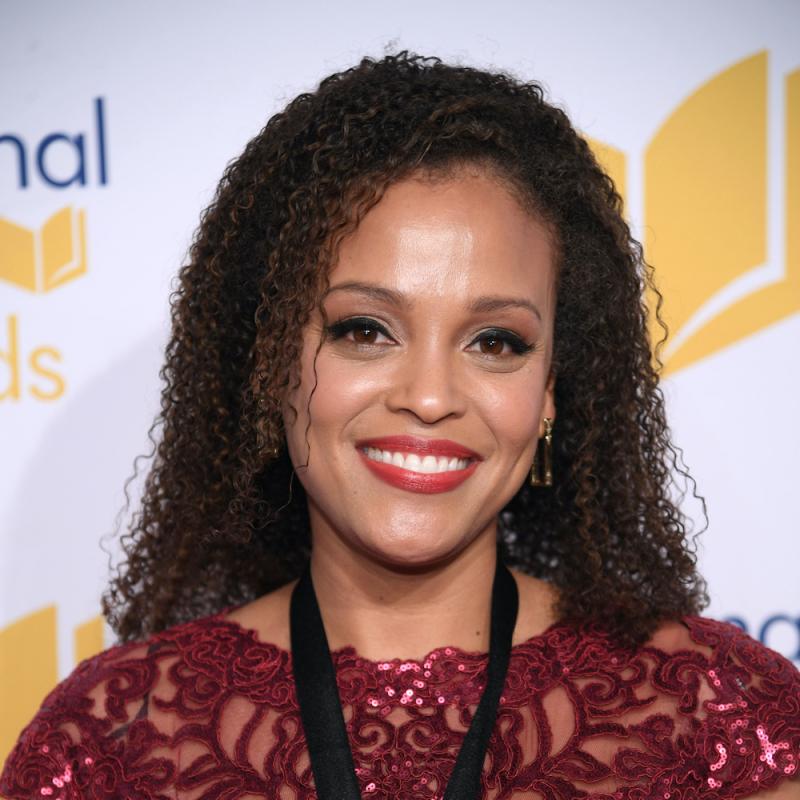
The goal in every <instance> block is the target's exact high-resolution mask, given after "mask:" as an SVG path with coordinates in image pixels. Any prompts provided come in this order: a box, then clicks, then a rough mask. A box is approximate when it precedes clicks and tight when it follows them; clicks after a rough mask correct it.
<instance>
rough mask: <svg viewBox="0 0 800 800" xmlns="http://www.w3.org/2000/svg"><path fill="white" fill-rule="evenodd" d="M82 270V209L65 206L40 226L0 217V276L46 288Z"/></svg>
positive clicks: (35, 289)
mask: <svg viewBox="0 0 800 800" xmlns="http://www.w3.org/2000/svg"><path fill="white" fill-rule="evenodd" d="M85 272H86V212H85V211H83V210H82V209H81V210H78V211H75V210H74V209H73V208H72V207H71V206H65V207H64V208H62V209H61V210H59V211H56V213H55V214H53V215H52V216H51V217H50V218H49V219H48V220H47V221H46V222H45V223H44V225H42V227H41V229H40V230H36V231H32V230H30V229H28V228H24V227H22V226H21V225H16V224H15V223H13V222H11V221H10V220H8V219H4V218H2V217H0V278H1V279H2V280H4V281H8V282H9V283H13V284H15V285H16V286H19V287H21V288H23V289H28V290H29V291H31V292H37V293H41V292H49V291H51V290H53V289H55V288H57V287H58V286H62V285H63V284H65V283H67V282H69V281H71V280H73V279H75V278H77V277H79V276H80V275H83V274H84V273H85Z"/></svg>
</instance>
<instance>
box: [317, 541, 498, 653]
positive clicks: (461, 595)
mask: <svg viewBox="0 0 800 800" xmlns="http://www.w3.org/2000/svg"><path fill="white" fill-rule="evenodd" d="M495 536H496V530H495V527H494V526H491V527H490V529H487V530H486V531H484V532H483V533H482V534H481V535H480V536H479V537H478V538H477V539H476V540H475V541H474V542H472V543H471V544H470V545H469V546H468V547H467V548H466V549H465V550H464V551H462V552H461V553H459V554H458V555H457V556H456V557H455V558H453V559H450V560H448V561H447V562H446V563H443V564H441V565H437V566H435V567H431V568H429V569H425V570H420V571H418V572H409V571H398V570H396V569H392V567H391V566H389V565H383V564H380V563H377V562H376V561H375V560H374V559H371V558H370V557H369V556H367V555H365V554H364V553H361V552H358V551H356V550H354V549H353V548H352V547H350V546H349V545H347V544H345V543H344V542H342V541H341V540H340V539H339V538H338V537H327V536H326V537H320V541H315V542H314V546H313V548H312V555H311V577H312V580H313V582H314V590H315V592H316V595H317V600H318V602H319V606H320V611H321V613H322V620H323V623H324V625H325V632H326V634H327V637H328V645H329V647H330V649H331V650H339V649H340V648H342V647H345V646H347V645H352V646H353V647H354V648H355V649H356V652H357V653H358V654H359V655H360V656H362V657H364V658H367V659H369V660H370V661H381V660H386V659H390V658H405V659H414V660H419V659H421V658H423V657H424V656H425V655H427V654H428V653H429V652H430V651H431V650H434V649H435V648H437V647H441V646H442V645H452V646H455V647H459V648H461V649H464V650H471V651H479V652H486V651H488V649H489V627H490V612H491V592H492V581H493V579H494V573H495V565H496V552H497V551H496V544H495Z"/></svg>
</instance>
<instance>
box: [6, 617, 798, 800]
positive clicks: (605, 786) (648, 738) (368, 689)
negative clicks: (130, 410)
mask: <svg viewBox="0 0 800 800" xmlns="http://www.w3.org/2000/svg"><path fill="white" fill-rule="evenodd" d="M333 657H334V663H335V666H336V674H337V681H338V686H339V692H340V697H341V700H342V705H343V708H344V710H345V719H346V721H347V727H348V733H349V736H350V743H351V747H352V750H353V755H354V761H355V764H356V772H357V775H358V779H359V782H360V786H361V791H362V795H363V796H364V797H365V798H366V797H374V798H387V800H388V798H392V799H394V798H403V800H433V798H441V796H442V794H443V792H444V789H445V787H446V785H447V779H448V776H449V774H450V772H451V770H452V768H453V765H454V762H455V757H456V755H457V753H458V749H459V747H460V744H461V741H462V739H463V736H464V732H465V730H466V729H467V727H468V725H469V722H470V719H471V716H472V714H473V713H474V711H475V708H476V707H477V704H478V700H479V698H480V694H481V692H482V690H483V682H484V680H485V674H486V664H487V657H486V655H485V654H480V653H469V652H465V651H463V650H460V649H458V648H452V647H443V648H439V649H437V650H434V651H432V652H431V653H429V654H428V656H427V657H426V658H424V659H422V660H420V661H401V660H397V659H395V660H391V661H383V662H373V661H367V660H365V659H363V658H361V657H359V655H358V654H357V653H356V652H355V650H354V649H353V648H351V647H348V648H343V649H341V650H338V651H336V652H335V653H334V654H333ZM799 762H800V673H798V671H797V670H796V669H795V667H794V666H793V665H792V664H791V662H789V661H788V660H787V659H785V658H783V657H782V656H780V655H779V654H777V653H775V652H774V651H772V650H770V649H768V648H766V647H764V646H763V645H761V644H759V643H758V642H756V641H754V640H753V639H751V638H750V637H748V636H747V635H745V634H744V633H743V632H742V631H740V630H739V629H738V628H736V627H734V626H732V625H729V624H726V623H721V622H716V621H714V620H711V619H707V618H702V617H687V618H685V619H684V620H682V621H681V622H676V623H669V624H667V625H665V626H663V627H662V628H661V629H659V631H658V632H657V634H656V635H655V636H654V637H653V639H652V640H651V641H650V642H649V643H648V644H647V645H646V646H645V647H643V648H641V649H640V650H638V651H636V652H631V651H628V650H623V649H619V648H617V647H615V646H614V645H613V644H612V643H611V642H610V640H609V639H608V638H607V637H606V636H605V635H604V634H603V632H602V631H601V630H599V629H597V628H593V627H591V626H584V627H582V628H580V629H577V628H575V627H573V626H569V625H566V624H562V623H558V624H556V625H554V626H552V627H551V628H550V629H548V630H547V631H546V632H545V633H543V634H541V635H539V636H535V637H533V638H532V639H530V640H528V641H527V642H523V643H522V644H518V645H516V646H515V647H514V648H513V650H512V657H511V663H510V665H509V671H508V676H507V679H506V684H505V688H504V691H503V696H502V698H501V701H500V707H499V710H498V717H497V723H496V725H495V729H494V733H493V734H492V738H491V740H490V744H489V750H488V752H487V756H486V760H485V762H484V772H483V793H482V796H483V798H486V800H490V799H491V800H494V799H495V798H511V799H512V800H513V798H523V797H525V798H547V799H548V800H550V799H551V798H552V800H556V799H559V800H560V799H561V798H564V800H566V799H567V798H570V799H571V798H576V797H581V798H584V797H585V798H590V799H591V800H600V799H601V798H602V799H603V800H634V799H635V800H643V799H644V798H663V799H664V800H688V799H689V798H696V797H703V798H706V797H708V798H734V797H744V796H747V795H752V794H754V793H756V792H758V791H759V790H760V789H762V788H764V789H766V788H769V787H774V786H776V785H778V784H779V783H781V782H782V781H785V780H792V779H796V778H798V777H799V776H798V765H799ZM0 793H2V794H3V796H4V797H8V798H12V799H13V798H26V799H28V798H43V797H46V798H52V800H67V799H68V798H92V799H93V800H94V798H142V800H144V799H145V798H146V799H147V800H154V799H155V798H186V799H187V800H196V799H199V798H202V800H211V798H219V800H234V798H269V799H270V800H275V799H277V798H279V799H280V800H310V799H311V798H315V797H316V795H315V792H314V781H313V776H312V774H311V770H310V765H309V761H308V753H307V751H306V747H305V739H304V736H303V730H302V726H301V725H300V719H299V711H298V708H297V701H296V697H295V691H294V683H293V681H292V675H291V654H290V653H288V652H286V651H285V650H282V649H280V648H278V647H275V646H274V645H270V644H267V643H264V642H261V641H260V640H259V639H258V638H257V636H256V634H255V633H254V632H253V631H249V630H245V629H244V628H242V627H240V626H239V625H238V624H236V623H234V622H232V621H229V620H226V619H225V618H224V615H223V614H222V613H221V614H218V615H216V616H213V617H208V618H206V619H201V620H197V621H194V622H191V623H187V624H185V625H181V626H178V627H175V628H172V629H170V630H168V631H165V632H163V633H161V634H158V635H156V636H154V637H152V638H151V639H149V640H148V641H146V642H143V643H133V644H127V645H122V646H118V647H114V648H111V649H110V650H107V651H105V652H104V653H101V654H100V655H98V656H95V657H94V658H91V659H88V660H87V661H84V662H83V663H82V664H81V665H80V666H79V667H78V668H77V669H76V670H75V671H74V672H73V673H72V675H70V676H69V677H68V678H67V679H66V680H65V681H64V682H63V683H61V684H60V685H59V686H58V687H56V689H54V690H53V692H51V694H50V695H49V696H48V697H47V699H46V700H45V702H44V704H43V705H42V708H41V709H40V711H39V712H38V714H37V715H36V717H35V718H34V720H33V721H32V722H31V723H30V725H28V727H27V728H26V729H25V730H24V731H23V733H22V735H21V737H20V739H19V742H18V743H17V745H16V747H15V749H14V750H13V752H12V753H11V755H10V756H9V759H8V761H7V763H6V765H5V769H4V771H3V774H2V777H0Z"/></svg>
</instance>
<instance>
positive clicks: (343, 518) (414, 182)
mask: <svg viewBox="0 0 800 800" xmlns="http://www.w3.org/2000/svg"><path fill="white" fill-rule="evenodd" d="M553 262H554V252H553V249H552V246H551V243H550V237H549V235H548V231H547V229H546V228H545V226H544V225H543V224H542V223H541V222H540V221H538V220H537V219H535V218H533V217H532V216H530V214H529V213H527V212H526V211H524V210H523V208H522V207H521V206H520V205H519V204H518V202H517V201H516V199H515V198H514V197H513V196H512V195H511V194H510V193H509V192H508V190H507V189H506V188H505V187H504V186H503V185H502V184H501V183H499V182H498V181H497V180H496V179H495V178H493V177H490V176H488V175H487V174H485V173H469V172H465V171H462V172H460V173H458V176H457V177H453V178H448V179H446V180H438V181H436V182H430V181H426V180H424V179H417V178H412V179H408V180H404V181H402V182H399V183H396V184H393V185H392V186H391V187H390V188H389V189H388V190H387V191H386V193H385V195H384V196H383V198H382V199H381V200H380V202H379V203H378V204H377V205H375V206H374V207H373V208H372V209H371V210H370V211H369V212H368V213H367V214H366V216H365V217H364V219H363V220H362V222H361V223H360V225H359V227H358V228H357V229H356V230H355V231H354V232H353V233H352V234H351V235H350V236H349V237H348V238H346V239H345V240H344V241H343V242H342V244H341V247H340V251H339V258H338V261H337V263H336V264H335V266H334V268H333V269H332V270H331V273H330V289H329V291H328V292H327V294H326V295H325V297H324V298H323V300H322V305H323V307H324V309H325V311H326V313H327V316H328V328H327V330H325V329H324V328H323V322H322V317H321V315H320V314H319V312H318V311H315V312H314V316H313V317H312V319H311V320H310V322H309V324H308V325H307V327H306V329H305V330H304V332H303V355H302V365H301V369H302V374H301V384H300V387H299V389H298V390H297V391H295V392H294V393H293V395H292V396H291V397H289V398H287V399H288V400H289V402H290V403H291V405H292V406H293V407H294V408H295V409H297V411H298V415H299V416H298V417H297V419H295V418H294V415H293V414H292V413H291V412H287V409H288V407H287V406H284V422H285V425H286V430H287V442H288V447H289V453H290V456H291V460H292V463H293V464H294V466H295V469H296V473H297V476H298V478H299V479H300V481H301V482H302V484H303V486H304V488H305V490H306V493H307V496H308V502H309V513H310V520H311V528H312V537H313V543H314V546H315V547H317V546H318V545H319V544H320V542H321V540H322V538H323V537H335V538H336V540H338V542H337V544H345V545H348V546H349V547H351V548H355V549H356V550H357V551H359V552H360V553H361V554H362V555H363V554H366V555H367V556H369V557H370V558H372V559H375V560H377V561H379V562H380V563H382V564H384V565H389V566H395V567H415V568H419V567H424V566H425V565H428V564H430V565H433V564H435V563H437V562H440V561H442V560H444V559H448V558H450V557H452V556H454V555H456V554H457V553H458V552H459V551H460V550H462V549H463V548H465V547H467V546H468V545H469V544H470V543H472V542H474V541H475V540H476V538H477V537H480V536H481V535H485V536H492V540H493V537H494V531H495V525H496V517H497V514H498V512H499V511H500V510H501V509H502V508H503V506H504V505H505V504H506V503H507V502H508V500H509V499H510V498H511V497H512V496H513V495H514V494H515V493H516V491H517V490H518V489H519V487H520V486H521V484H522V483H523V481H525V480H526V479H527V477H528V474H529V471H530V467H531V462H532V460H533V456H534V452H535V448H536V443H537V439H538V437H539V436H541V435H543V433H544V426H543V424H542V418H543V417H551V418H554V417H555V407H554V403H553V382H552V381H548V372H549V366H550V361H551V354H552V336H553V322H554V313H555V306H554V303H555V297H554V292H555V288H554V287H555V283H554V281H555V268H554V263H553ZM320 338H322V339H323V340H324V341H323V345H322V349H321V350H320V352H319V354H318V355H316V361H315V353H316V349H317V345H318V343H319V341H320ZM315 382H316V388H314V386H315ZM312 390H313V394H312ZM309 397H310V400H311V401H310V422H311V424H310V426H309V427H308V430H306V428H307V424H308V421H309V415H308V409H309ZM393 437H404V438H393ZM306 461H307V462H308V467H307V468H304V467H303V466H302V465H303V464H305V463H306ZM386 462H389V463H386ZM440 469H443V470H444V471H442V472H440V471H439V470H440ZM329 543H333V542H332V540H331V541H329Z"/></svg>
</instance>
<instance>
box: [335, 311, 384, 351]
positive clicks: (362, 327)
mask: <svg viewBox="0 0 800 800" xmlns="http://www.w3.org/2000/svg"><path fill="white" fill-rule="evenodd" d="M325 333H326V335H327V336H328V338H329V339H332V340H333V341H336V340H337V339H342V338H344V337H346V336H347V335H348V334H349V333H352V334H353V336H352V339H351V340H350V341H352V342H353V344H355V345H363V346H365V347H369V346H371V345H374V344H377V342H376V341H375V339H376V336H378V335H381V336H386V337H387V338H391V337H390V336H389V333H388V332H387V331H386V329H385V328H384V327H383V325H381V324H380V323H379V322H376V321H375V320H374V319H370V318H369V317H351V318H350V319H343V320H339V321H338V322H334V323H333V324H332V325H328V327H327V328H325Z"/></svg>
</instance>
